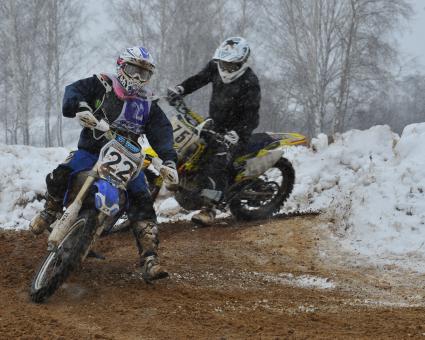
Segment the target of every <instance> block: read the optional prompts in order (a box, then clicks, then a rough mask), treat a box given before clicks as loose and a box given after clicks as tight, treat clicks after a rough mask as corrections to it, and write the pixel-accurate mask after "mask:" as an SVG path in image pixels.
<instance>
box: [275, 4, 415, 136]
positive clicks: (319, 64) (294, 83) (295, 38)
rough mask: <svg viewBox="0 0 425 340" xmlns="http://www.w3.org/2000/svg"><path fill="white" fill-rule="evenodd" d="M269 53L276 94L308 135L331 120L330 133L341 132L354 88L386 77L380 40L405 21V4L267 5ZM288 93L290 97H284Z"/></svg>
mask: <svg viewBox="0 0 425 340" xmlns="http://www.w3.org/2000/svg"><path fill="white" fill-rule="evenodd" d="M268 4H269V6H268V7H267V8H268V9H269V17H270V19H271V20H270V22H271V24H272V25H273V27H272V30H273V34H271V35H270V37H272V38H270V39H269V41H270V42H271V44H270V48H271V50H273V51H274V53H275V54H276V55H277V54H278V55H279V57H280V58H279V60H280V62H279V66H280V70H281V72H280V74H281V75H282V77H283V76H284V77H285V78H286V80H287V84H290V85H289V86H287V85H283V86H282V89H283V90H284V91H287V92H288V93H290V96H291V97H292V98H294V100H295V101H296V102H297V103H299V104H300V105H301V106H302V108H303V111H304V112H305V114H306V116H307V125H308V131H309V135H317V134H318V133H319V132H321V131H323V130H324V129H325V125H326V124H327V121H329V117H330V120H331V121H332V132H333V133H336V132H340V131H342V130H343V129H344V120H345V117H346V115H347V110H348V108H349V103H350V101H351V100H352V99H353V98H354V97H355V95H356V91H355V90H354V89H355V88H357V87H360V86H362V85H363V84H367V85H365V86H371V83H372V82H373V81H375V82H378V80H379V79H382V78H383V77H385V76H386V75H387V74H388V70H389V66H390V63H389V61H390V60H389V58H388V57H389V56H392V55H393V54H394V53H395V49H394V48H393V47H392V46H391V45H390V44H389V43H388V42H386V41H385V39H386V38H387V37H388V36H389V33H390V32H391V30H392V29H393V28H394V26H395V25H396V24H397V23H398V22H399V21H400V20H401V19H403V18H407V17H408V15H409V13H410V12H409V11H410V6H409V4H408V3H407V2H406V1H405V0H389V1H386V0H385V1H384V0H349V1H338V0H313V1H309V0H271V1H270V2H268ZM289 91H291V92H289Z"/></svg>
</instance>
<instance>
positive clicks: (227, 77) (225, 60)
mask: <svg viewBox="0 0 425 340" xmlns="http://www.w3.org/2000/svg"><path fill="white" fill-rule="evenodd" d="M250 52H251V50H250V48H249V45H248V43H247V41H246V40H245V39H244V38H241V37H231V38H228V39H226V40H225V41H223V43H222V44H221V45H220V46H219V47H218V48H217V49H216V50H215V53H214V56H213V60H215V61H217V62H218V72H219V73H220V76H221V79H222V80H223V83H226V84H227V83H231V82H232V81H234V80H235V79H237V78H239V77H240V76H241V75H243V74H244V73H245V71H246V69H247V68H248V65H247V64H246V61H247V60H248V57H249V54H250Z"/></svg>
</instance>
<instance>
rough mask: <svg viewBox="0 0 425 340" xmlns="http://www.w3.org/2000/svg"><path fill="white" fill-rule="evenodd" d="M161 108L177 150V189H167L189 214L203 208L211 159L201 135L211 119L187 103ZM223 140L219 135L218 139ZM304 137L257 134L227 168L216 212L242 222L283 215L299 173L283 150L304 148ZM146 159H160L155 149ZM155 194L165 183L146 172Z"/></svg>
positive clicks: (148, 152)
mask: <svg viewBox="0 0 425 340" xmlns="http://www.w3.org/2000/svg"><path fill="white" fill-rule="evenodd" d="M159 105H160V107H161V108H162V110H163V111H164V112H165V113H166V115H167V117H168V119H169V120H170V122H171V124H172V126H173V133H174V143H175V144H174V147H175V149H176V151H177V154H178V164H177V170H178V173H179V180H180V181H179V184H178V185H176V186H173V187H168V189H169V190H171V191H174V192H175V199H176V200H177V202H178V203H179V204H180V206H181V207H183V208H184V209H186V210H197V209H200V208H201V205H202V202H203V201H202V199H201V196H200V194H201V191H202V190H203V189H204V187H205V183H206V182H207V181H206V176H205V175H204V174H203V166H204V164H205V162H206V161H208V158H207V157H205V156H206V153H207V144H206V142H205V140H204V138H202V137H201V134H202V133H203V132H205V131H206V126H207V125H208V123H209V120H208V119H207V120H205V119H204V118H203V117H202V116H200V115H199V114H197V113H196V112H193V111H192V110H190V109H189V108H188V107H187V106H186V104H185V102H184V101H183V99H179V100H178V101H176V102H175V103H173V105H170V104H169V103H168V101H167V100H166V99H165V98H161V99H160V100H159ZM216 137H217V138H220V135H219V134H216ZM306 144H307V142H306V138H305V136H303V135H301V134H298V133H279V134H273V133H255V134H253V135H252V136H251V139H250V141H249V143H248V145H247V146H246V148H245V150H247V152H246V154H243V155H238V156H236V158H235V159H234V161H233V164H232V165H231V167H230V168H229V169H227V170H228V171H227V172H228V174H229V178H228V186H227V189H226V190H225V191H224V195H223V198H222V199H221V201H220V203H219V205H218V208H219V209H222V210H225V209H226V207H229V209H230V212H231V213H232V214H233V215H234V216H235V217H236V218H237V219H240V220H253V219H262V218H267V217H271V216H272V214H273V213H275V212H277V211H279V210H280V209H281V208H282V206H283V205H284V202H285V201H286V199H287V198H288V197H289V195H290V193H291V192H292V189H293V186H294V181H295V171H294V168H293V167H292V164H291V163H290V162H289V161H288V160H287V159H286V158H284V157H283V155H284V150H285V148H287V147H289V146H294V145H306ZM145 152H146V153H147V154H151V156H152V157H156V156H157V155H156V153H155V152H154V150H152V149H146V150H145ZM146 176H147V178H148V182H149V183H150V184H151V191H152V195H153V196H154V198H156V195H157V193H158V192H159V189H160V188H161V186H162V178H161V177H160V176H155V175H154V174H153V173H152V172H149V171H147V172H146Z"/></svg>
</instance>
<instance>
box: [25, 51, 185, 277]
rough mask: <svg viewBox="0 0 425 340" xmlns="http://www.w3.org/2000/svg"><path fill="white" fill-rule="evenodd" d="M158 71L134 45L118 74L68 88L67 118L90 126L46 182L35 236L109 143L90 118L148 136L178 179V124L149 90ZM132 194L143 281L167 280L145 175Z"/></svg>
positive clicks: (130, 214) (120, 62)
mask: <svg viewBox="0 0 425 340" xmlns="http://www.w3.org/2000/svg"><path fill="white" fill-rule="evenodd" d="M154 69H155V64H154V62H153V59H152V57H151V55H150V54H149V52H148V51H147V50H146V49H145V48H143V47H133V48H128V49H127V50H126V51H125V52H124V53H123V54H121V55H120V57H119V58H118V60H117V75H116V76H115V75H106V74H100V75H94V76H92V77H90V78H86V79H81V80H78V81H76V82H74V83H72V84H71V85H68V86H66V88H65V94H64V98H63V107H62V111H63V115H64V116H65V117H68V118H74V117H77V118H78V119H79V121H80V124H81V125H82V126H83V127H84V128H83V130H82V131H81V134H80V139H79V141H78V150H77V151H75V152H72V153H71V154H70V156H68V158H67V160H66V161H65V162H64V163H62V164H60V165H59V166H58V167H57V168H56V169H54V170H53V172H52V173H51V174H49V175H48V176H47V178H46V184H47V193H46V205H45V209H44V210H43V211H41V212H40V213H39V214H38V215H37V216H36V217H35V218H34V219H33V220H32V221H31V224H30V227H31V230H32V231H33V232H34V233H36V234H40V233H41V232H43V231H44V230H45V229H46V228H47V227H48V226H49V225H50V224H51V223H52V222H53V221H54V220H55V219H56V217H57V216H58V215H60V214H61V213H62V210H63V206H62V202H63V199H64V195H65V192H66V190H67V187H68V180H69V178H70V176H71V174H73V173H76V172H79V171H83V170H87V169H90V168H92V167H93V166H94V164H95V163H96V161H97V159H98V156H99V152H100V149H101V148H102V147H103V145H105V144H106V143H107V142H108V140H107V139H106V138H105V137H101V132H96V131H95V130H93V129H91V128H89V126H90V124H88V122H87V117H90V116H91V115H93V116H94V117H96V118H97V119H98V120H100V119H104V120H105V121H106V122H108V123H109V124H110V126H111V128H112V129H113V130H114V131H116V132H118V133H119V134H120V135H124V136H125V137H127V138H130V139H132V140H133V141H135V142H137V140H138V138H139V137H140V136H141V135H142V134H146V137H147V138H148V141H149V143H150V144H151V146H152V147H153V148H154V149H155V151H156V152H157V153H158V155H159V157H160V158H161V159H162V160H163V161H164V166H163V167H162V169H161V171H162V172H163V173H164V174H165V175H168V177H171V178H173V180H174V181H177V180H178V176H177V171H176V169H175V164H176V161H177V154H176V152H175V150H174V149H173V131H172V126H171V124H170V122H169V120H168V118H167V117H166V116H165V114H164V113H163V111H162V110H161V109H160V108H159V106H158V105H157V102H156V97H154V96H153V94H152V93H151V92H150V90H149V89H148V88H147V87H146V86H145V85H146V83H147V82H148V81H149V80H150V78H151V76H152V74H153V72H154ZM128 195H129V201H130V205H129V208H128V210H127V215H128V218H129V220H130V222H131V226H132V229H133V233H134V235H135V237H136V243H137V246H138V249H139V254H140V257H141V265H142V274H143V277H144V278H145V279H146V280H155V279H159V278H163V277H166V276H168V274H167V272H165V271H164V270H162V268H161V266H160V265H159V260H158V254H157V250H158V244H159V239H158V228H157V226H156V214H155V211H154V208H153V201H152V199H151V197H150V194H149V190H148V188H147V185H146V181H145V176H144V174H143V173H140V175H139V176H138V177H136V178H135V179H133V180H132V181H131V182H130V183H129V185H128Z"/></svg>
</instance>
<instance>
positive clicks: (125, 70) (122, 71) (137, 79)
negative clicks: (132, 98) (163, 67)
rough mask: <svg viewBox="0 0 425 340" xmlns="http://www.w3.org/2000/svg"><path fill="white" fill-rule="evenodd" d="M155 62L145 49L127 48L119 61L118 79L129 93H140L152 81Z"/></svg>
mask: <svg viewBox="0 0 425 340" xmlns="http://www.w3.org/2000/svg"><path fill="white" fill-rule="evenodd" d="M154 70H155V62H154V60H153V58H152V56H151V54H150V53H149V51H148V50H147V49H146V48H144V47H131V48H127V49H126V50H125V51H124V52H123V53H121V54H120V56H119V57H118V59H117V78H118V81H119V82H120V83H121V85H122V86H123V87H124V88H125V89H126V90H127V91H128V92H129V93H133V92H136V93H138V92H140V91H142V89H143V86H144V85H145V84H146V83H147V82H148V81H149V80H150V79H151V77H152V75H153V72H154Z"/></svg>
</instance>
